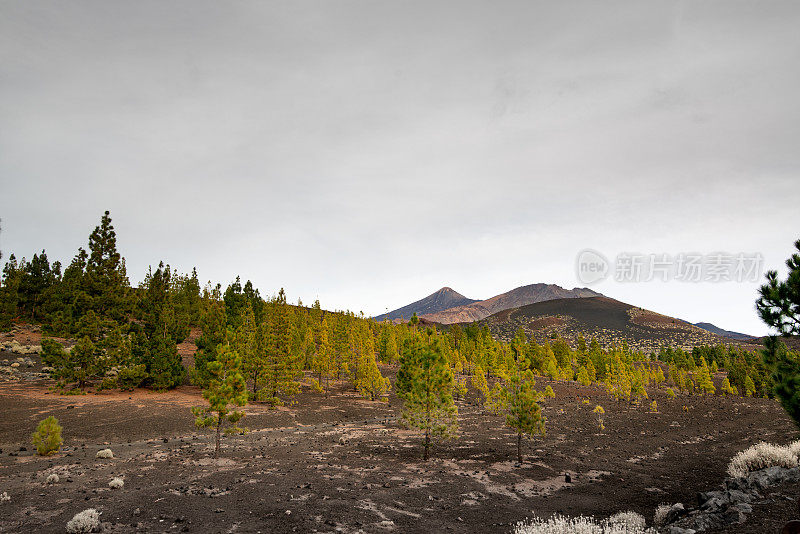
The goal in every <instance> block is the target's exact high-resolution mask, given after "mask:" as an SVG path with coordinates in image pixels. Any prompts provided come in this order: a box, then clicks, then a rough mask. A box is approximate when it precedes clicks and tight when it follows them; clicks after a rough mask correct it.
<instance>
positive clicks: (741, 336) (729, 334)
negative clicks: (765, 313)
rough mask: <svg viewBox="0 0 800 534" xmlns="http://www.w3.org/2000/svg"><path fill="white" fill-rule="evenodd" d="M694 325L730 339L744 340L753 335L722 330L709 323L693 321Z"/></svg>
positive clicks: (751, 337)
mask: <svg viewBox="0 0 800 534" xmlns="http://www.w3.org/2000/svg"><path fill="white" fill-rule="evenodd" d="M693 324H694V325H695V326H696V327H698V328H702V329H703V330H708V331H709V332H711V333H713V334H717V335H718V336H723V337H728V338H731V339H738V340H745V339H753V338H754V337H755V336H749V335H747V334H742V333H741V332H731V331H730V330H723V329H722V328H720V327H718V326H714V325H713V324H711V323H693Z"/></svg>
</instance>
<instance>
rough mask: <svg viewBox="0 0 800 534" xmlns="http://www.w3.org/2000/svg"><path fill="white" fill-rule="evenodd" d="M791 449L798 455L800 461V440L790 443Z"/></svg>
mask: <svg viewBox="0 0 800 534" xmlns="http://www.w3.org/2000/svg"><path fill="white" fill-rule="evenodd" d="M786 447H788V449H789V451H790V452H791V453H792V454H794V455H795V456H797V457H798V461H800V441H793V442H792V443H790V444H788V445H787V446H786Z"/></svg>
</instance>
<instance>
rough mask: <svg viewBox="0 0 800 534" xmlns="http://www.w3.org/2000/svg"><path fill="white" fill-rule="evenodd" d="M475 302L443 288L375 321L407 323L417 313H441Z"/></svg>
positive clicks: (420, 314) (419, 314)
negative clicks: (403, 321)
mask: <svg viewBox="0 0 800 534" xmlns="http://www.w3.org/2000/svg"><path fill="white" fill-rule="evenodd" d="M473 302H478V301H477V300H475V299H470V298H467V297H465V296H464V295H462V294H461V293H458V292H457V291H454V290H453V289H451V288H449V287H443V288H442V289H440V290H439V291H437V292H436V293H432V294H430V295H428V296H427V297H425V298H424V299H420V300H418V301H416V302H412V303H411V304H409V305H408V306H403V307H402V308H398V309H396V310H393V311H390V312H389V313H388V314H387V313H384V314H383V315H378V316H377V317H375V319H376V320H378V321H385V320H386V319H387V318H388V319H389V320H390V321H394V320H395V319H405V320H406V321H407V320H409V319H410V318H411V316H412V315H413V314H414V313H416V314H417V315H418V316H422V315H425V314H431V313H436V312H440V311H442V310H446V309H448V308H452V307H454V306H463V305H466V304H470V303H473Z"/></svg>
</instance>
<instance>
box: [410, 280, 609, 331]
mask: <svg viewBox="0 0 800 534" xmlns="http://www.w3.org/2000/svg"><path fill="white" fill-rule="evenodd" d="M598 296H602V295H601V294H600V293H597V292H595V291H592V290H591V289H587V288H575V289H564V288H563V287H561V286H557V285H555V284H531V285H527V286H522V287H518V288H516V289H512V290H511V291H508V292H507V293H501V294H500V295H495V296H494V297H492V298H490V299H486V300H481V301H473V302H472V303H466V304H463V305H456V306H454V307H450V308H447V309H443V310H440V311H436V312H433V311H431V312H428V313H426V314H425V315H424V318H425V319H427V320H429V321H433V322H436V323H441V324H452V323H470V322H473V321H479V320H481V319H484V318H486V317H489V316H490V315H492V314H494V313H497V312H501V311H503V310H507V309H510V308H517V307H519V306H525V305H527V304H533V303H536V302H542V301H548V300H554V299H577V298H587V297H598ZM417 314H418V315H419V312H418V313H417Z"/></svg>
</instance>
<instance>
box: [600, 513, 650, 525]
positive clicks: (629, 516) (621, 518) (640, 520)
mask: <svg viewBox="0 0 800 534" xmlns="http://www.w3.org/2000/svg"><path fill="white" fill-rule="evenodd" d="M608 523H609V524H610V525H615V526H617V525H618V526H622V527H625V528H628V529H637V528H639V529H643V528H645V527H646V526H647V521H646V520H645V518H644V516H642V515H640V514H637V513H636V512H619V513H616V514H614V515H612V516H611V517H609V518H608Z"/></svg>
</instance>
